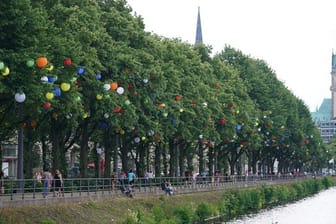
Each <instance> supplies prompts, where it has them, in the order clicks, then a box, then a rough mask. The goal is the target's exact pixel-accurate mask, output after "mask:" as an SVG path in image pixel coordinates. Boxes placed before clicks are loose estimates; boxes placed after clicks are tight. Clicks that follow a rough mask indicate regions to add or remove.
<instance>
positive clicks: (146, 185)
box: [0, 175, 312, 208]
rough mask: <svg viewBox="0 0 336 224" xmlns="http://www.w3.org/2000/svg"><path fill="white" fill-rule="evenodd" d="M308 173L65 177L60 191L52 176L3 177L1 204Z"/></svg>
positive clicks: (240, 183)
mask: <svg viewBox="0 0 336 224" xmlns="http://www.w3.org/2000/svg"><path fill="white" fill-rule="evenodd" d="M311 177H312V176H310V175H304V176H290V175H281V176H279V175H276V176H275V175H265V176H256V175H250V176H238V175H236V176H203V177H197V178H193V177H155V178H151V179H146V178H136V180H135V182H134V185H133V186H129V184H128V180H127V179H125V180H124V182H123V181H120V180H119V179H113V178H65V179H64V180H63V185H62V191H61V192H58V191H57V190H56V188H55V187H54V186H55V180H53V181H52V182H51V184H50V186H48V187H46V185H44V180H36V179H23V180H17V179H5V180H4V192H0V208H1V207H12V206H19V205H25V204H47V203H55V202H77V201H85V200H88V199H89V200H100V199H108V198H111V197H118V196H121V195H124V194H125V192H127V190H128V189H130V190H131V193H132V195H144V194H152V195H160V194H167V191H166V190H165V189H164V187H163V186H162V184H163V183H170V184H171V186H172V188H173V191H174V192H175V193H191V192H197V191H215V190H222V189H227V188H241V187H250V186H255V185H261V184H278V183H280V182H289V181H298V180H302V179H306V178H311Z"/></svg>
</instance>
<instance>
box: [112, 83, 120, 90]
mask: <svg viewBox="0 0 336 224" xmlns="http://www.w3.org/2000/svg"><path fill="white" fill-rule="evenodd" d="M110 86H111V89H113V90H116V89H117V88H118V83H116V82H112V83H111V84H110Z"/></svg>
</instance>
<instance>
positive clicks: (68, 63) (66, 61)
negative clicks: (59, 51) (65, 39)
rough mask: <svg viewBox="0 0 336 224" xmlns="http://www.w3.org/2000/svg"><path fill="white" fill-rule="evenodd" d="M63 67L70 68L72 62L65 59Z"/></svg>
mask: <svg viewBox="0 0 336 224" xmlns="http://www.w3.org/2000/svg"><path fill="white" fill-rule="evenodd" d="M63 64H64V66H70V65H71V64H72V61H71V59H70V58H66V59H64V61H63Z"/></svg>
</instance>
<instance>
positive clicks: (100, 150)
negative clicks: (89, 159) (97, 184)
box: [97, 147, 102, 178]
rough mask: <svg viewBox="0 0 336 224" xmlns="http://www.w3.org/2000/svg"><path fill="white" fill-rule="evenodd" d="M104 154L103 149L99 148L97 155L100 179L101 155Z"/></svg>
mask: <svg viewBox="0 0 336 224" xmlns="http://www.w3.org/2000/svg"><path fill="white" fill-rule="evenodd" d="M101 153H102V149H101V148H100V147H97V154H98V178H100V176H101V175H100V155H101Z"/></svg>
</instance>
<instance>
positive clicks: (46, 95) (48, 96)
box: [45, 92, 54, 100]
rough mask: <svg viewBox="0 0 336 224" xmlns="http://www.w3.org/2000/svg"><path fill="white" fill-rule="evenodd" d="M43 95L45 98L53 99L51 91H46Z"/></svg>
mask: <svg viewBox="0 0 336 224" xmlns="http://www.w3.org/2000/svg"><path fill="white" fill-rule="evenodd" d="M45 97H46V98H47V100H52V99H54V93H52V92H47V93H46V94H45Z"/></svg>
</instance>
